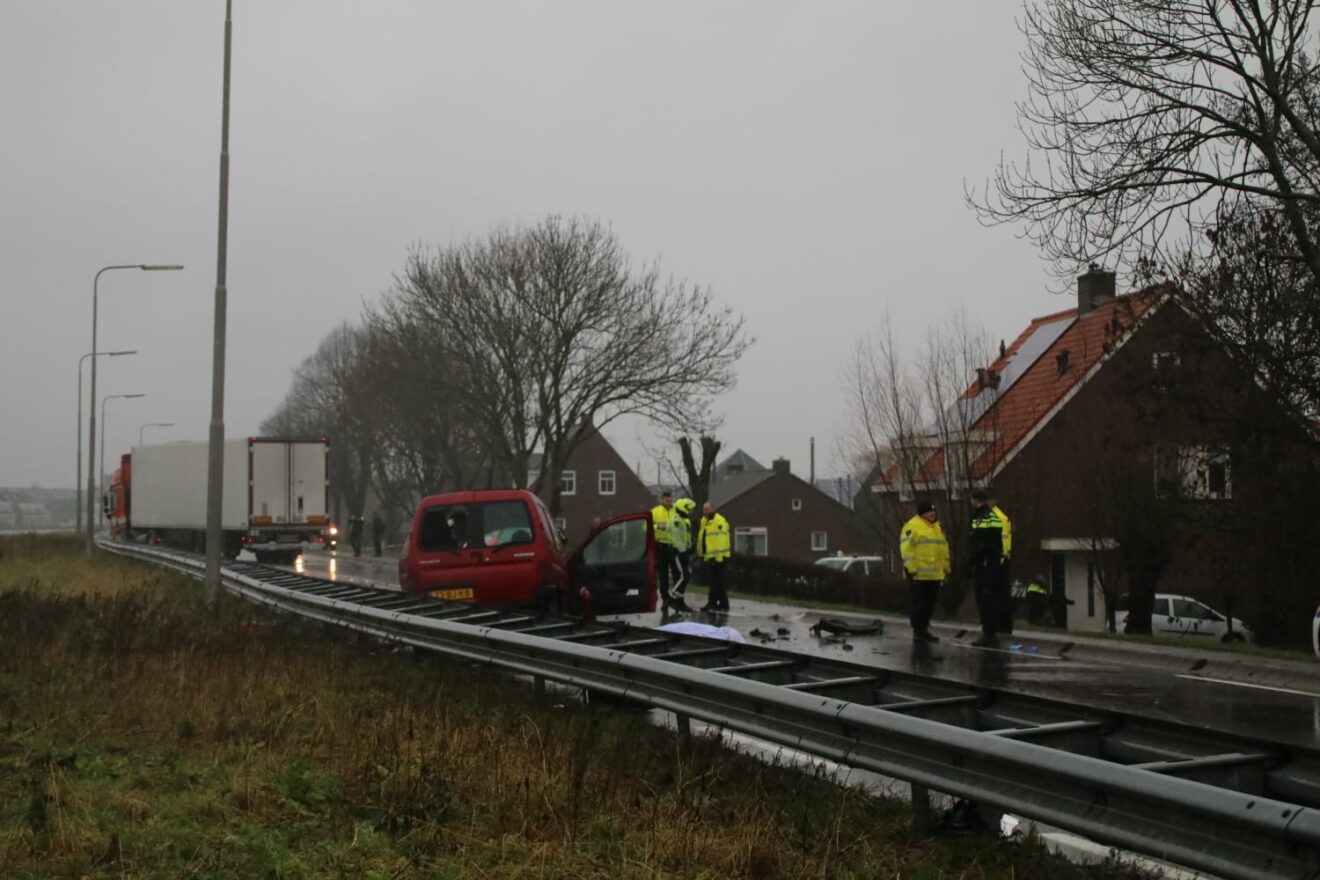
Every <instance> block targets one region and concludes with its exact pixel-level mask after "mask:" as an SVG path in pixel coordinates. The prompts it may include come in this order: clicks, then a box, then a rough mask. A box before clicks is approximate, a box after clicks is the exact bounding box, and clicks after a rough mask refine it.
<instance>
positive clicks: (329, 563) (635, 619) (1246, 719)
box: [297, 551, 1320, 749]
mask: <svg viewBox="0 0 1320 880" xmlns="http://www.w3.org/2000/svg"><path fill="white" fill-rule="evenodd" d="M297 570H299V571H302V572H304V573H306V574H308V575H311V576H314V577H327V578H331V579H335V580H343V581H349V582H356V583H369V584H373V585H379V586H394V587H397V585H398V569H397V560H396V559H395V558H394V557H392V556H388V555H387V556H386V557H383V558H375V557H371V556H363V557H361V558H354V557H352V556H351V555H342V554H340V555H338V556H334V557H332V556H330V555H329V554H326V553H324V552H317V551H313V552H310V553H307V554H305V555H304V557H303V558H302V560H300V565H299V566H298V567H297ZM689 598H691V597H689ZM691 604H692V605H693V606H694V607H695V606H696V605H697V604H698V603H697V602H695V601H693V602H692V603H691ZM732 605H733V607H732V610H731V611H730V612H729V614H727V615H721V616H720V617H721V618H723V619H707V618H705V617H704V616H702V615H701V614H695V615H692V619H694V620H698V621H701V622H706V623H715V624H718V625H727V626H732V627H734V628H735V629H737V630H738V631H739V632H741V633H742V634H743V635H744V636H745V637H746V638H747V640H748V642H750V643H752V644H758V643H759V640H758V639H756V638H754V637H752V636H751V632H752V630H760V631H763V632H767V633H774V632H775V631H776V630H777V629H778V628H780V627H785V628H787V629H788V630H789V635H788V636H786V637H784V638H776V639H775V640H774V641H773V642H769V643H767V644H768V645H769V646H771V647H775V648H781V649H784V650H788V651H796V652H799V653H803V654H811V655H816V656H820V657H828V658H830V659H834V660H842V661H845V662H849V663H859V664H862V665H867V666H875V667H878V668H882V669H892V670H897V671H902V672H912V673H916V674H918V675H929V676H934V677H937V678H943V679H948V680H953V681H959V682H964V683H967V684H972V685H976V686H979V687H987V688H993V689H996V690H1005V691H1013V692H1015V693H1022V694H1029V695H1033V696H1038V697H1045V698H1049V699H1056V700H1062V701H1065V702H1071V703H1084V704H1086V705H1090V706H1095V707H1096V708H1101V709H1110V710H1114V711H1119V712H1126V713H1131V714H1140V715H1144V716H1147V717H1151V718H1160V719H1164V720H1168V721H1174V722H1178V723H1182V724H1191V725H1196V726H1199V727H1206V728H1211V729H1214V730H1218V731H1224V732H1231V733H1236V734H1240V735H1243V736H1247V737H1251V738H1252V739H1261V740H1268V741H1272V742H1276V743H1280V744H1283V745H1291V746H1301V747H1307V748H1316V749H1320V693H1316V694H1308V693H1302V692H1292V691H1282V690H1277V689H1270V688H1261V687H1257V686H1251V685H1237V684H1227V683H1218V682H1211V681H1206V680H1204V679H1198V678H1195V677H1191V676H1179V675H1174V674H1171V673H1168V672H1164V671H1147V670H1143V669H1140V668H1138V667H1135V666H1117V665H1105V664H1088V663H1080V662H1077V661H1072V660H1062V659H1059V658H1057V657H1052V656H1048V655H1045V654H1030V653H1026V650H1027V649H1028V648H1029V646H1030V644H1031V643H1030V640H1029V638H1028V637H1025V636H1024V637H1022V642H1021V643H1022V645H1023V650H1022V651H1018V652H1013V651H1009V650H994V651H991V650H984V649H979V648H971V647H968V646H966V645H962V644H958V643H957V642H949V641H946V642H944V643H941V644H939V645H935V646H932V647H930V648H920V647H919V648H917V649H914V647H913V645H912V643H911V641H910V634H909V632H908V630H907V629H906V627H904V628H902V629H900V630H898V631H896V632H895V633H893V634H892V635H890V634H884V633H882V634H880V635H876V636H850V637H848V639H847V640H846V641H845V642H834V641H829V640H825V639H820V638H817V637H815V636H813V635H811V633H810V632H809V629H810V623H809V622H807V621H806V620H804V615H805V614H806V612H805V611H804V610H803V609H802V608H794V607H791V606H785V605H777V604H775V603H771V602H752V601H745V600H739V599H734V600H733V602H732ZM618 619H621V620H628V621H630V622H632V623H634V624H635V625H638V626H656V625H658V624H660V623H661V622H669V619H668V618H666V619H665V620H663V621H662V619H661V615H660V614H659V613H658V612H657V613H652V614H646V615H631V616H626V617H620V618H618ZM680 619H681V618H680ZM974 637H975V636H974V634H969V635H968V636H967V638H968V639H971V638H974ZM1009 641H1010V640H1005V642H1004V644H1005V645H1008V643H1009ZM845 645H847V646H849V647H850V649H848V648H845Z"/></svg>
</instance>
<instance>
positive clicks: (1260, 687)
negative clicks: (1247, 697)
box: [1176, 673, 1320, 698]
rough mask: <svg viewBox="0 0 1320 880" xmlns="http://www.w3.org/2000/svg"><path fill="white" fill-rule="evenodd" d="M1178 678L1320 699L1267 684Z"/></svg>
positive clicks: (1186, 676)
mask: <svg viewBox="0 0 1320 880" xmlns="http://www.w3.org/2000/svg"><path fill="white" fill-rule="evenodd" d="M1176 677H1177V678H1189V679H1191V680H1192V681H1208V682H1210V683H1212V684H1231V685H1232V686H1233V687H1243V688H1254V689H1256V690H1258V691H1274V692H1275V693H1278V694H1293V695H1294V696H1298V697H1317V698H1320V694H1317V693H1314V692H1312V691H1295V690H1293V689H1292V688H1281V687H1271V686H1270V685H1267V684H1247V683H1246V682H1244V681H1229V680H1228V679H1224V678H1210V677H1208V676H1205V675H1187V674H1184V673H1180V674H1178V675H1177V676H1176Z"/></svg>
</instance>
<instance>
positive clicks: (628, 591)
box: [567, 512, 655, 615]
mask: <svg viewBox="0 0 1320 880" xmlns="http://www.w3.org/2000/svg"><path fill="white" fill-rule="evenodd" d="M568 587H569V589H568V597H567V598H568V600H569V605H570V606H571V607H572V608H573V610H576V611H578V612H580V613H582V614H586V615H596V614H638V613H642V612H646V611H654V610H655V535H654V533H653V531H652V528H651V514H650V513H648V512H643V513H633V514H629V515H627V516H620V517H617V518H615V519H612V520H609V521H608V522H604V523H601V524H600V525H599V526H597V527H596V529H595V530H594V531H593V532H592V533H591V535H590V536H589V537H588V538H587V540H586V543H584V544H583V545H582V546H581V547H579V548H578V550H577V552H576V553H574V554H573V557H572V559H570V560H569V563H568Z"/></svg>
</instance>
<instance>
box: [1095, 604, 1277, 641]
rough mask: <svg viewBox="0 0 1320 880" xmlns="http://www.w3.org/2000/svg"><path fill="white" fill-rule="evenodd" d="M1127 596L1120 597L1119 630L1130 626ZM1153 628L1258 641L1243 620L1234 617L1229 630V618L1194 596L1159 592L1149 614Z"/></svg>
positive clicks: (1161, 632)
mask: <svg viewBox="0 0 1320 880" xmlns="http://www.w3.org/2000/svg"><path fill="white" fill-rule="evenodd" d="M1127 599H1128V597H1127V595H1126V594H1124V595H1122V596H1119V597H1118V609H1117V610H1118V614H1117V615H1116V617H1117V620H1116V623H1117V625H1118V628H1119V631H1120V632H1123V631H1124V630H1126V629H1127V624H1128V601H1127ZM1150 631H1151V634H1152V635H1157V636H1198V637H1203V638H1213V639H1218V640H1219V641H1221V642H1244V641H1245V642H1250V641H1254V640H1255V636H1254V635H1253V633H1252V632H1251V629H1250V628H1249V627H1248V626H1247V625H1246V624H1245V623H1243V622H1242V621H1241V620H1240V619H1238V618H1236V617H1234V618H1233V627H1232V629H1231V630H1230V629H1229V625H1228V617H1227V616H1226V615H1224V614H1221V613H1219V612H1218V611H1216V610H1215V609H1213V608H1211V607H1210V606H1209V605H1206V604H1205V603H1204V602H1202V601H1200V600H1199V599H1193V598H1192V597H1191V596H1176V595H1174V594H1172V593H1156V594H1155V606H1154V608H1153V610H1152V611H1151V616H1150Z"/></svg>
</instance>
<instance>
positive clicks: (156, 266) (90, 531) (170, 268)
mask: <svg viewBox="0 0 1320 880" xmlns="http://www.w3.org/2000/svg"><path fill="white" fill-rule="evenodd" d="M182 268H183V266H180V265H176V264H174V263H127V264H124V265H116V266H102V267H101V269H100V271H98V272H97V273H96V276H95V277H94V278H92V351H96V304H97V299H98V285H99V284H100V283H101V275H102V274H103V273H105V272H109V271H110V270H112V269H141V270H142V271H143V272H177V271H179V270H180V269H182ZM89 397H90V398H91V401H92V411H91V412H90V413H88V414H87V421H88V426H87V463H88V465H92V464H95V463H96V358H92V393H91V394H90V395H89ZM95 491H96V482H95V481H94V480H93V479H92V468H91V467H88V469H87V552H88V554H90V553H91V552H92V548H93V547H95V546H96V543H95V533H96V518H95V517H94V516H93V515H92V501H93V497H92V494H93V493H94V492H95Z"/></svg>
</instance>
